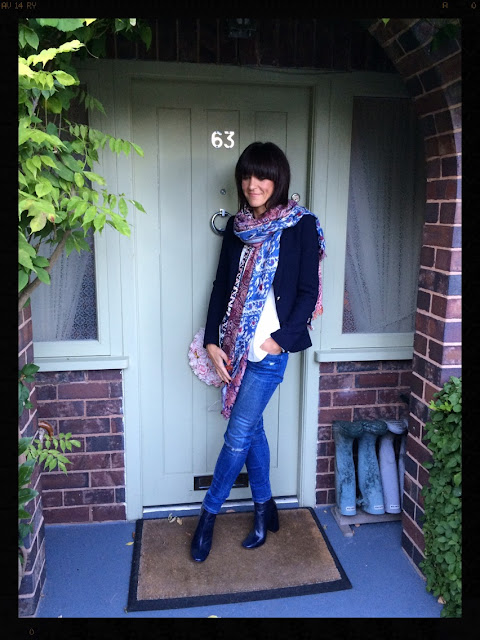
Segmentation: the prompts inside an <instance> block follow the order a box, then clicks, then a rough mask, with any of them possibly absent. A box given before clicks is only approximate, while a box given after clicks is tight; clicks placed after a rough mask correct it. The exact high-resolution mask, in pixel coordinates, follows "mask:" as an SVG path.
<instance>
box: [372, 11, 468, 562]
mask: <svg viewBox="0 0 480 640" xmlns="http://www.w3.org/2000/svg"><path fill="white" fill-rule="evenodd" d="M368 30H369V31H370V33H371V34H372V35H373V36H374V37H375V38H376V40H377V41H378V42H379V44H380V45H381V46H382V47H383V49H384V51H385V52H386V54H387V55H388V56H389V58H390V59H391V61H392V62H393V64H394V65H395V67H396V68H397V70H398V72H399V73H400V75H401V76H402V78H403V80H404V82H405V85H406V87H407V89H408V91H409V93H410V95H411V97H412V99H413V102H414V105H415V109H416V112H417V116H418V118H419V121H420V124H421V127H422V132H423V135H424V141H425V161H426V175H427V188H426V194H427V199H426V209H425V223H424V228H423V240H422V252H421V263H420V274H419V283H418V298H417V313H416V320H415V341H414V356H413V372H412V373H413V375H412V386H411V396H410V416H409V429H408V440H407V459H406V465H405V466H406V476H405V493H404V512H403V516H402V521H403V536H402V546H403V548H404V550H405V551H406V553H407V554H408V556H409V557H410V558H411V559H412V560H413V562H414V563H415V564H416V565H418V564H419V562H421V560H422V559H423V551H424V539H423V534H422V530H421V518H422V515H423V499H422V496H421V495H420V492H421V489H422V487H423V486H424V485H425V483H426V482H427V480H428V473H427V471H426V470H425V469H424V468H423V466H422V463H423V462H426V461H427V460H429V459H430V452H429V450H428V449H427V448H426V446H425V445H424V443H423V442H422V439H423V435H424V426H425V422H426V421H427V419H428V403H429V402H430V400H431V399H432V396H433V393H435V391H438V389H439V388H441V387H442V385H443V384H444V382H446V381H447V380H448V379H449V377H450V376H451V375H455V376H460V375H461V248H460V247H461V171H462V168H461V158H462V156H461V131H462V126H461V99H462V98H461V49H460V43H459V42H458V41H457V40H450V41H448V42H446V43H445V44H444V45H442V46H441V48H439V49H437V50H436V51H435V52H430V42H431V40H432V36H433V35H434V32H435V28H434V27H433V26H432V25H430V24H429V23H427V22H425V21H423V20H421V19H418V18H417V19H392V20H391V21H390V22H389V23H388V24H387V25H386V26H385V25H384V24H383V22H382V21H381V20H378V21H375V22H373V23H372V24H370V26H369V27H368Z"/></svg>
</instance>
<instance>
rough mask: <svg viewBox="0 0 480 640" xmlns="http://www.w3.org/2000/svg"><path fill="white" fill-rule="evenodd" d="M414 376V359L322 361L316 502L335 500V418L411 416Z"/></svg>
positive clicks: (374, 418)
mask: <svg viewBox="0 0 480 640" xmlns="http://www.w3.org/2000/svg"><path fill="white" fill-rule="evenodd" d="M411 379H412V361H411V360H398V361H397V360H392V361H384V362H381V361H372V362H322V363H320V384H319V391H320V402H319V412H318V442H317V483H316V502H317V505H327V504H334V503H335V473H334V457H335V445H334V442H333V435H332V422H333V420H348V421H352V420H377V419H382V420H400V419H401V418H405V417H408V397H409V393H410V384H411ZM402 395H403V396H406V398H405V399H404V398H402V397H401V396H402Z"/></svg>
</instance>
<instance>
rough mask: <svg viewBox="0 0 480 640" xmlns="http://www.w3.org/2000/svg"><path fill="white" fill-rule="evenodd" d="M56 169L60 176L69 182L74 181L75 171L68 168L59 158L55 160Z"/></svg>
mask: <svg viewBox="0 0 480 640" xmlns="http://www.w3.org/2000/svg"><path fill="white" fill-rule="evenodd" d="M55 169H56V171H57V173H58V175H59V176H60V178H63V179H64V180H66V181H67V182H73V176H74V174H73V171H70V169H67V167H66V166H65V165H64V164H62V163H61V162H59V161H58V160H56V162H55Z"/></svg>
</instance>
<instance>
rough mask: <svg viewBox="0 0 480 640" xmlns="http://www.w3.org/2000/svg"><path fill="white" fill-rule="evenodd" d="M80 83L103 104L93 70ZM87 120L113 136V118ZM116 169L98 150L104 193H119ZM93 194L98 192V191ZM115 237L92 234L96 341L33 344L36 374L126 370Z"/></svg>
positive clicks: (94, 115) (108, 231) (113, 159)
mask: <svg viewBox="0 0 480 640" xmlns="http://www.w3.org/2000/svg"><path fill="white" fill-rule="evenodd" d="M83 81H84V82H85V84H86V87H87V91H88V92H89V93H91V94H92V95H96V96H100V99H101V101H102V102H103V101H104V99H105V98H104V95H105V94H107V95H108V93H109V91H108V89H107V90H105V87H101V84H100V83H99V80H98V73H97V72H96V71H93V70H91V71H90V70H89V71H85V72H84V73H83V74H82V82H83ZM102 89H103V90H102ZM100 94H102V95H100ZM89 120H90V126H91V127H93V128H95V129H100V130H102V131H104V132H105V133H109V134H110V135H112V136H115V120H114V118H108V119H105V118H102V116H101V114H100V112H98V111H90V112H89ZM116 165H117V156H116V154H113V153H111V152H110V151H109V150H108V149H107V150H102V149H98V166H99V167H101V173H102V174H103V175H106V176H114V179H113V180H112V179H109V181H108V184H107V188H108V190H109V191H110V192H112V193H118V191H119V189H118V180H117V166H116ZM93 186H94V187H95V185H93ZM97 190H98V191H99V192H100V189H98V188H97ZM131 220H132V217H131V216H130V221H131ZM118 236H119V233H118V232H117V231H115V230H114V229H112V228H111V227H110V226H109V225H106V226H105V227H104V229H103V231H102V232H101V233H95V234H94V252H95V289H96V303H97V340H63V341H45V342H38V341H37V342H35V341H34V353H35V364H37V365H38V366H39V367H40V371H72V370H86V369H92V370H95V369H124V368H126V367H127V366H128V357H125V356H124V354H123V338H122V287H121V281H120V272H121V262H120V248H119V238H118ZM42 286H44V285H42ZM46 286H48V285H46Z"/></svg>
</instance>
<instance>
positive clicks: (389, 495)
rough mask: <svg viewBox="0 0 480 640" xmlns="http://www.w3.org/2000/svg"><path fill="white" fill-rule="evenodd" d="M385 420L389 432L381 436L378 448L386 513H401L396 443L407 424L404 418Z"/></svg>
mask: <svg viewBox="0 0 480 640" xmlns="http://www.w3.org/2000/svg"><path fill="white" fill-rule="evenodd" d="M385 422H386V424H387V428H388V432H387V433H386V434H385V435H383V436H382V437H381V438H380V443H379V449H378V463H379V465H380V476H381V478H382V486H383V500H384V505H385V513H400V512H401V510H402V508H401V501H400V486H399V481H398V480H399V479H398V468H397V460H396V457H395V448H394V445H395V439H396V436H398V435H399V434H402V433H403V432H404V431H405V424H404V421H403V420H386V421H385Z"/></svg>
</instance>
